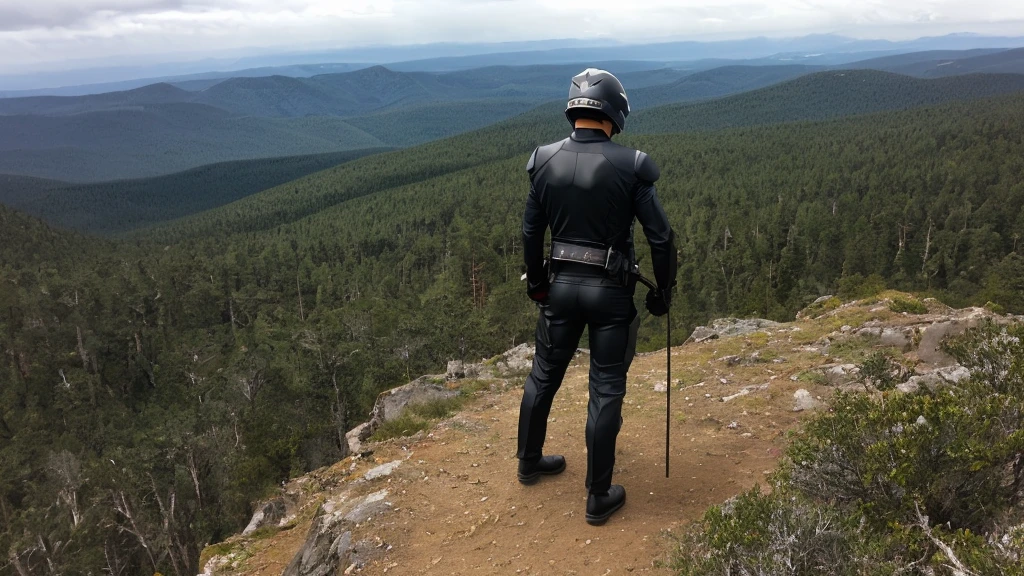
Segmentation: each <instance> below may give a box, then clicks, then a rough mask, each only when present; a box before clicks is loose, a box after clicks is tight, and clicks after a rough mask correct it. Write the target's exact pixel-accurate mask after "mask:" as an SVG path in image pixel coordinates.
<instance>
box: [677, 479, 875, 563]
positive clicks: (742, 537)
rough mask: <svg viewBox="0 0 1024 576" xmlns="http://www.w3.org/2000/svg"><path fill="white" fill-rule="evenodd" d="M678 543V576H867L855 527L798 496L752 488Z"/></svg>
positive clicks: (712, 513)
mask: <svg viewBox="0 0 1024 576" xmlns="http://www.w3.org/2000/svg"><path fill="white" fill-rule="evenodd" d="M697 526H698V528H697V529H691V530H689V531H688V532H687V533H686V534H685V535H684V536H683V537H682V538H681V539H680V541H679V549H678V552H677V554H676V555H675V557H674V558H673V562H672V568H673V569H674V570H676V572H677V574H679V575H680V576H705V575H706V576H711V575H720V574H793V575H795V576H805V575H806V576H812V575H817V574H826V575H830V576H831V575H835V576H839V575H850V576H853V575H857V574H863V573H864V572H863V569H864V567H865V566H864V564H866V559H865V558H863V551H862V549H863V548H864V546H863V543H862V542H861V539H860V538H859V536H858V534H857V531H856V524H853V523H851V522H850V521H849V520H848V519H846V518H843V517H841V516H840V515H839V514H837V513H836V512H835V511H832V510H828V509H825V510H822V509H820V508H818V507H816V506H814V505H813V504H812V503H807V502H805V501H803V500H802V499H800V498H799V497H798V496H795V495H790V494H786V493H782V492H779V491H774V492H772V493H770V494H765V493H762V492H761V490H760V488H759V487H756V486H755V487H754V488H753V489H752V490H750V491H748V492H744V493H742V494H740V495H739V496H737V497H735V498H733V499H732V500H730V501H729V502H727V503H726V504H724V505H723V506H713V507H711V508H710V509H709V510H708V511H707V512H705V514H704V517H703V518H702V519H701V520H700V522H699V523H698V525H697Z"/></svg>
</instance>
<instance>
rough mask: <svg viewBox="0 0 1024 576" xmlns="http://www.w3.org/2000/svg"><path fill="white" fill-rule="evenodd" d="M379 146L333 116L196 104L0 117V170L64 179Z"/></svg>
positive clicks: (110, 176) (135, 175) (133, 175)
mask: <svg viewBox="0 0 1024 576" xmlns="http://www.w3.org/2000/svg"><path fill="white" fill-rule="evenodd" d="M382 146H384V144H383V143H382V142H381V141H380V140H379V139H378V138H375V137H374V136H372V135H370V134H367V133H365V132H363V131H362V130H359V129H358V128H355V127H354V126H352V125H350V124H348V123H346V122H345V121H344V120H342V119H340V118H312V119H309V118H251V117H250V118H238V117H235V116H232V115H231V114H229V113H228V112H225V111H224V110H221V109H219V108H214V107H211V106H205V105H201V104H152V105H146V106H144V107H140V108H138V109H120V110H110V111H103V112H89V113H83V114H77V115H72V116H28V115H25V116H0V173H8V174H27V175H35V176H42V177H48V178H55V179H58V180H69V181H97V180H115V179H120V178H140V177H146V176H156V175H161V174H166V173H169V172H177V171H182V170H187V169H189V168H194V167H196V166H199V165H203V164H210V163H213V162H221V161H228V160H239V159H246V158H254V157H280V156H297V155H306V154H318V153H326V152H338V151H344V150H353V149H359V148H377V147H382Z"/></svg>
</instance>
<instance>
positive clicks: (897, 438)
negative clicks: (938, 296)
mask: <svg viewBox="0 0 1024 576" xmlns="http://www.w3.org/2000/svg"><path fill="white" fill-rule="evenodd" d="M944 348H945V349H946V351H947V352H949V353H950V354H951V355H953V357H954V358H956V359H957V360H958V361H959V362H960V363H961V364H962V365H963V366H966V367H967V368H968V369H969V370H970V371H971V378H970V379H968V380H964V381H961V382H960V383H958V384H956V385H948V386H944V387H942V388H941V389H940V390H938V391H936V392H929V391H923V392H920V393H914V394H894V393H889V392H883V393H882V394H880V395H874V396H868V395H865V394H851V393H844V392H840V393H838V394H836V396H835V397H834V398H833V400H832V401H831V403H830V407H831V410H830V412H829V413H827V414H825V413H823V414H821V415H819V416H818V417H816V418H815V419H813V420H811V421H810V422H808V423H807V425H806V426H805V427H804V429H803V431H801V432H800V433H799V434H796V435H795V440H794V441H793V443H792V444H791V445H790V447H789V449H788V450H787V453H786V454H787V463H786V464H785V465H784V466H783V468H782V470H781V471H780V472H778V473H777V474H776V475H775V476H774V478H773V480H772V481H773V482H774V483H775V486H774V489H773V491H772V493H771V494H762V493H761V492H760V491H759V490H753V491H750V492H748V493H745V494H742V495H741V496H739V497H737V498H736V499H734V500H733V501H731V502H728V503H726V504H725V505H723V506H721V507H715V508H712V509H710V510H709V511H708V512H707V513H706V514H705V515H704V517H703V518H702V519H701V520H700V521H699V522H697V523H696V524H695V525H694V527H693V528H692V529H691V530H690V531H688V532H687V534H686V535H685V536H683V537H682V538H681V539H680V540H679V543H680V544H679V549H678V550H677V552H676V554H675V555H674V564H673V566H674V568H675V569H676V570H677V571H678V573H679V574H681V575H685V576H710V575H712V574H714V575H718V574H743V575H751V576H753V575H774V574H792V575H803V574H808V575H810V574H870V575H876V574H877V575H882V574H886V575H888V574H979V575H980V574H986V575H987V574H1000V575H1002V576H1024V562H1022V559H1024V458H1022V454H1024V327H1022V326H1015V327H1003V326H996V325H993V324H987V325H982V326H979V327H978V328H974V329H970V330H968V331H967V332H965V333H964V334H963V335H961V336H958V337H955V338H951V339H949V340H947V341H946V342H945V343H944ZM892 362H897V363H898V359H897V358H896V355H895V354H894V353H892V352H885V351H883V352H879V353H876V354H873V355H872V356H871V357H870V358H869V361H868V362H865V365H864V366H862V367H861V369H862V371H864V372H866V373H867V374H869V375H871V374H873V376H870V377H871V378H872V379H873V380H876V381H877V380H879V379H883V378H888V377H890V375H891V370H893V369H894V366H893V365H892V364H891V363H892ZM804 374H808V373H804ZM801 377H804V376H803V375H801ZM883 386H884V385H883Z"/></svg>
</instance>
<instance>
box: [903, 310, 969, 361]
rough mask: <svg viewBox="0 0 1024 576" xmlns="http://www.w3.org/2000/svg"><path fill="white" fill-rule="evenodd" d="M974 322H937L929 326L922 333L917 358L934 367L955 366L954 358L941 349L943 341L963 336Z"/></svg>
mask: <svg viewBox="0 0 1024 576" xmlns="http://www.w3.org/2000/svg"><path fill="white" fill-rule="evenodd" d="M972 324H974V322H970V321H960V320H950V321H948V322H936V323H934V324H932V325H931V326H928V327H926V328H925V329H924V331H923V332H922V333H921V344H920V345H919V346H918V348H917V357H918V358H920V359H921V361H922V362H924V363H925V364H930V365H932V366H949V365H950V364H953V362H954V360H953V357H952V356H950V355H949V354H946V353H945V352H943V351H942V350H941V349H940V346H941V344H942V339H943V338H946V337H947V336H956V335H958V334H963V333H964V331H965V330H967V328H969V327H970V326H971V325H972Z"/></svg>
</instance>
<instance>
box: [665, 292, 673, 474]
mask: <svg viewBox="0 0 1024 576" xmlns="http://www.w3.org/2000/svg"><path fill="white" fill-rule="evenodd" d="M665 324H666V326H667V328H666V333H667V336H666V346H665V350H666V352H665V394H666V395H665V478H668V454H669V451H668V449H669V437H670V435H669V428H670V426H671V424H672V307H671V305H670V306H669V311H668V314H666V315H665Z"/></svg>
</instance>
